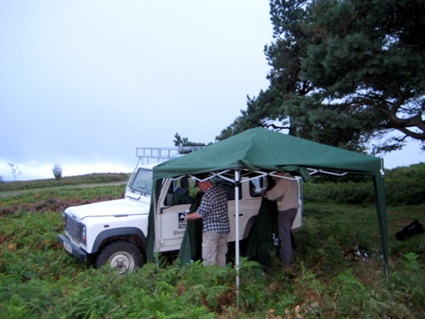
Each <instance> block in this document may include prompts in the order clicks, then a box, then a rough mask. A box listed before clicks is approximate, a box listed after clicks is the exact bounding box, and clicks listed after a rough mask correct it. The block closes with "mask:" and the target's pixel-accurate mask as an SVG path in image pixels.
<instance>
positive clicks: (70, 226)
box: [65, 216, 83, 243]
mask: <svg viewBox="0 0 425 319" xmlns="http://www.w3.org/2000/svg"><path fill="white" fill-rule="evenodd" d="M82 229H83V224H81V223H79V222H77V221H76V220H74V219H73V218H72V217H69V216H68V218H66V221H65V230H66V231H67V232H68V235H69V236H70V237H71V238H72V239H73V240H75V241H76V242H79V243H80V242H81V231H82Z"/></svg>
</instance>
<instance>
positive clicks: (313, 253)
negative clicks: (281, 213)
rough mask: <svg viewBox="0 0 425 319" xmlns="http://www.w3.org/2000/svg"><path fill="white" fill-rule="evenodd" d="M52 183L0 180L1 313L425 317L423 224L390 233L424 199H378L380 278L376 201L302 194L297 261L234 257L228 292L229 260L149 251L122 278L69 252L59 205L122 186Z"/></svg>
mask: <svg viewBox="0 0 425 319" xmlns="http://www.w3.org/2000/svg"><path fill="white" fill-rule="evenodd" d="M44 182H46V181H44ZM55 182H56V181H54V180H52V181H50V182H46V183H43V186H39V187H37V186H36V185H35V184H36V183H34V184H33V185H32V187H21V188H19V187H17V186H14V189H6V188H4V187H3V188H0V286H1V287H2V293H1V294H0V318H5V319H6V318H7V319H8V318H270V319H279V318H288V319H289V318H425V267H424V265H425V234H422V235H417V236H414V237H412V238H410V239H408V240H406V241H403V242H401V241H397V240H396V239H395V237H394V234H395V233H396V232H397V231H399V230H400V229H401V228H403V227H404V226H405V225H407V224H408V223H409V222H410V221H412V220H413V219H418V220H420V221H422V222H423V221H424V220H425V204H420V205H415V206H397V207H388V208H387V215H388V238H389V250H390V271H391V272H390V275H389V276H388V277H387V276H385V275H384V273H383V264H382V260H381V258H380V251H379V250H380V238H379V230H378V223H377V219H376V213H375V207H374V206H371V205H341V204H335V203H315V202H309V203H305V210H304V226H303V227H302V228H301V229H300V230H298V231H296V232H295V234H294V237H295V242H296V248H295V254H296V263H295V265H293V266H292V267H291V268H290V269H282V268H281V267H280V264H279V262H278V260H277V258H276V256H275V254H274V253H273V252H272V253H271V258H272V263H271V267H270V268H269V269H267V270H264V269H263V267H261V266H260V265H259V264H257V263H255V262H251V261H248V260H246V259H243V261H242V264H241V270H240V277H241V285H240V291H239V297H238V298H237V297H236V291H235V270H234V268H233V267H232V266H231V264H229V266H228V267H225V268H217V269H216V268H204V267H202V266H201V265H200V264H198V263H194V264H192V265H190V266H185V267H179V266H178V265H177V264H172V265H170V264H167V263H166V262H165V261H162V258H161V256H159V260H160V263H159V264H156V263H152V262H150V263H148V264H146V265H145V266H144V267H143V268H142V269H140V270H139V271H137V272H135V273H132V274H128V275H125V276H120V275H118V274H116V273H115V272H113V271H110V270H108V269H106V268H105V269H101V270H95V269H93V267H92V266H91V265H90V264H86V263H83V262H80V261H78V260H76V259H75V258H73V257H72V256H70V255H69V254H67V253H66V252H65V250H64V249H63V248H62V247H61V245H60V244H59V243H58V240H57V235H58V234H59V233H61V232H62V210H63V209H64V208H65V207H67V206H70V205H78V204H83V203H89V202H93V201H100V200H106V199H115V198H121V197H122V194H123V191H124V187H125V186H123V185H120V184H119V183H118V185H117V184H116V183H117V182H120V181H116V180H113V181H109V182H106V181H97V182H94V183H93V185H94V184H102V186H100V185H96V186H94V187H85V186H84V187H83V186H82V185H81V183H84V184H87V183H88V184H90V182H86V181H82V180H79V181H78V180H74V181H73V182H70V181H68V182H67V183H69V184H68V185H74V186H73V187H72V188H70V187H69V188H66V187H62V186H66V185H56V184H54V183H55ZM121 182H122V181H121ZM105 183H106V185H104V184H105ZM109 183H111V184H109ZM0 185H1V186H4V184H0ZM23 189H24V190H26V191H25V192H19V190H23ZM12 191H13V192H16V193H10V192H12ZM6 193H7V196H1V194H6ZM358 246H362V247H366V248H367V249H368V257H366V256H357V255H356V254H354V252H355V251H356V250H357V249H358Z"/></svg>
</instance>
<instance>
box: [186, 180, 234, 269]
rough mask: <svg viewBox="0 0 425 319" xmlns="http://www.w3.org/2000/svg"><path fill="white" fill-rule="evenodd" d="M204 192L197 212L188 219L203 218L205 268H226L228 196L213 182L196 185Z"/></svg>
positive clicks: (202, 182) (200, 182)
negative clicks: (215, 266)
mask: <svg viewBox="0 0 425 319" xmlns="http://www.w3.org/2000/svg"><path fill="white" fill-rule="evenodd" d="M196 186H197V187H199V189H200V190H201V191H202V192H204V195H203V197H202V200H201V204H200V205H199V207H198V209H197V210H196V212H194V213H191V214H188V215H186V219H188V220H191V219H198V218H202V225H203V226H202V260H203V265H204V266H211V265H217V266H221V267H223V266H225V265H226V253H227V238H228V237H229V233H230V221H229V216H228V210H227V195H226V192H225V190H224V189H223V188H221V187H219V186H215V185H214V184H213V183H212V182H211V180H203V181H202V180H201V181H199V182H197V184H196Z"/></svg>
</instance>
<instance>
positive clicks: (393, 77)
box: [217, 0, 425, 152]
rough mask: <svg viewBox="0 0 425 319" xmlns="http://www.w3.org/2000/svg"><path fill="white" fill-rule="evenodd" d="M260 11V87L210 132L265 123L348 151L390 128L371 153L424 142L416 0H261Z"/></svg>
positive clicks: (422, 11)
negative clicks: (263, 81)
mask: <svg viewBox="0 0 425 319" xmlns="http://www.w3.org/2000/svg"><path fill="white" fill-rule="evenodd" d="M270 8H271V10H270V13H271V21H272V24H273V38H274V42H273V43H272V44H270V45H268V46H266V47H265V54H266V56H267V59H268V62H269V65H270V67H271V70H270V72H269V74H268V79H269V81H270V86H269V88H268V89H267V90H265V91H261V92H260V93H259V95H258V97H255V98H248V103H247V109H246V111H241V112H242V114H241V116H239V117H238V118H237V119H236V120H235V121H234V122H233V123H232V124H231V125H230V126H229V127H227V128H226V129H224V130H223V131H222V132H221V135H220V136H218V137H217V139H223V138H226V137H228V136H229V135H233V134H236V133H238V132H240V131H244V130H246V129H248V128H252V127H255V126H264V127H267V126H273V127H274V128H276V129H287V130H288V131H289V134H292V135H296V136H300V137H303V138H307V139H311V140H315V141H318V142H321V143H325V144H329V145H334V146H339V147H345V148H348V149H353V150H362V149H364V148H365V147H366V146H368V143H369V142H371V141H373V140H374V139H375V140H376V139H377V138H381V137H383V136H387V134H388V133H391V132H392V133H394V132H398V133H399V134H396V135H394V134H392V137H391V138H392V140H391V141H389V140H387V141H385V142H384V143H383V144H378V145H376V149H375V150H376V151H377V152H379V151H391V150H394V149H399V148H401V147H402V146H403V144H404V143H405V141H406V138H413V139H418V140H420V141H425V123H424V120H423V116H422V112H423V110H424V106H425V101H424V97H425V80H424V79H423V74H424V71H425V63H424V54H425V51H424V48H425V41H424V35H425V34H424V33H425V31H424V30H425V6H423V2H422V1H421V0H375V1H370V0H317V1H311V0H288V1H284V0H271V2H270ZM276 120H277V122H276ZM276 123H279V124H280V125H278V126H276Z"/></svg>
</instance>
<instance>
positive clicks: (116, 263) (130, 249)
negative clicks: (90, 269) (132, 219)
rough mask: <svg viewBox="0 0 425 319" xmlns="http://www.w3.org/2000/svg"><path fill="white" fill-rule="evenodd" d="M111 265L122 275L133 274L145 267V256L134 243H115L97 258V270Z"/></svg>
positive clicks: (104, 249)
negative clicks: (137, 269)
mask: <svg viewBox="0 0 425 319" xmlns="http://www.w3.org/2000/svg"><path fill="white" fill-rule="evenodd" d="M107 263H109V264H110V266H111V268H116V269H117V270H118V272H119V273H120V274H124V273H130V272H133V271H134V270H135V269H136V268H139V267H141V266H143V263H144V259H143V254H142V252H141V251H140V250H139V248H137V247H136V246H135V245H133V244H132V243H129V242H126V241H115V242H112V243H111V244H109V245H107V246H105V247H104V248H103V249H102V250H101V251H100V252H99V254H98V255H97V256H96V260H95V262H94V267H95V268H100V267H103V266H104V265H106V264H107Z"/></svg>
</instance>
